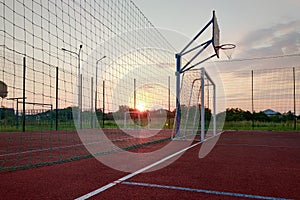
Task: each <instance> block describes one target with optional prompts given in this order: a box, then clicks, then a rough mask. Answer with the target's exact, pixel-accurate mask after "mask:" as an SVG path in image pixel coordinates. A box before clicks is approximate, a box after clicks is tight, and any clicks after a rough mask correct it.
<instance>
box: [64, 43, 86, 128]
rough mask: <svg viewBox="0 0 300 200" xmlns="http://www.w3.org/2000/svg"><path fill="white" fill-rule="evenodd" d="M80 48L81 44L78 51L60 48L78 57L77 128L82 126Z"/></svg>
mask: <svg viewBox="0 0 300 200" xmlns="http://www.w3.org/2000/svg"><path fill="white" fill-rule="evenodd" d="M81 49H82V44H81V45H80V46H79V51H78V53H76V52H74V51H70V50H68V49H65V48H62V49H61V50H63V51H66V52H69V53H71V54H74V55H76V56H77V59H78V73H77V76H78V122H77V124H78V128H79V129H81V128H82V119H81V112H82V91H81V88H82V80H81V69H80V52H81Z"/></svg>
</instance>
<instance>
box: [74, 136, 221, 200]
mask: <svg viewBox="0 0 300 200" xmlns="http://www.w3.org/2000/svg"><path fill="white" fill-rule="evenodd" d="M222 133H223V131H221V132H220V133H218V134H216V135H215V136H214V137H216V136H218V135H221V134H222ZM214 137H211V138H207V139H205V140H204V141H202V142H197V143H195V144H193V145H191V146H188V147H186V148H184V149H182V150H180V151H178V152H176V153H174V154H171V155H169V156H167V157H165V158H163V159H161V160H159V161H157V162H155V163H153V164H151V165H148V166H146V167H144V168H142V169H140V170H138V171H135V172H133V173H131V174H128V175H126V176H124V177H122V178H119V179H118V180H116V181H113V182H111V183H109V184H107V185H105V186H103V187H100V188H98V189H96V190H94V191H92V192H89V193H87V194H85V195H83V196H81V197H78V198H76V199H75V200H85V199H88V198H90V197H92V196H95V195H97V194H99V193H101V192H103V191H105V190H107V189H109V188H111V187H113V186H115V185H117V184H118V183H121V182H123V181H126V180H128V179H130V178H132V177H134V176H136V175H138V174H140V173H143V172H144V171H146V170H148V169H151V168H152V167H155V166H156V165H159V164H161V163H163V162H165V161H167V160H169V159H171V158H173V157H175V156H177V155H178V154H181V153H183V152H185V151H187V150H189V149H191V148H193V147H195V146H197V145H199V144H202V143H203V142H206V141H208V140H210V139H212V138H214Z"/></svg>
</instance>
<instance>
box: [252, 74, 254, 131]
mask: <svg viewBox="0 0 300 200" xmlns="http://www.w3.org/2000/svg"><path fill="white" fill-rule="evenodd" d="M253 90H254V81H253V70H252V71H251V103H252V130H254V91H253Z"/></svg>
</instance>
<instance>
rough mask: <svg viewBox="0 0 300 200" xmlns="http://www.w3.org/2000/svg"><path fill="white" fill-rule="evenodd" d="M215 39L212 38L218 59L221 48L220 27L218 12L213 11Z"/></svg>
mask: <svg viewBox="0 0 300 200" xmlns="http://www.w3.org/2000/svg"><path fill="white" fill-rule="evenodd" d="M212 22H213V38H212V43H213V46H214V49H215V52H216V54H217V57H218V58H219V49H220V48H219V46H220V29H219V25H218V20H217V17H216V12H215V11H213V19H212Z"/></svg>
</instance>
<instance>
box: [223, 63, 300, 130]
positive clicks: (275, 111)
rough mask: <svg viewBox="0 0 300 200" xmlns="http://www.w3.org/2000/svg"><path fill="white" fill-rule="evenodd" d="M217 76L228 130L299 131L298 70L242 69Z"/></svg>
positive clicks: (299, 97) (293, 68)
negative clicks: (223, 97)
mask: <svg viewBox="0 0 300 200" xmlns="http://www.w3.org/2000/svg"><path fill="white" fill-rule="evenodd" d="M221 77H222V81H223V84H224V90H225V94H226V103H227V105H226V107H227V112H226V113H227V116H226V121H227V125H228V126H227V127H228V128H231V129H266V130H295V129H298V130H299V116H300V109H299V108H300V101H299V99H300V93H299V92H300V82H299V77H300V68H299V67H282V68H261V69H253V70H251V69H249V68H245V69H239V70H236V71H230V72H223V73H221ZM297 119H298V120H297ZM234 123H236V124H234Z"/></svg>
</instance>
